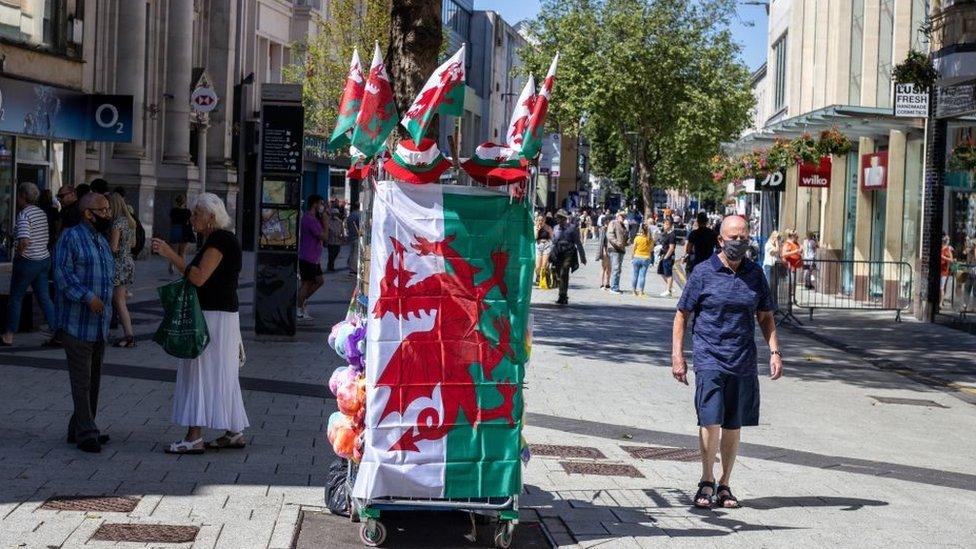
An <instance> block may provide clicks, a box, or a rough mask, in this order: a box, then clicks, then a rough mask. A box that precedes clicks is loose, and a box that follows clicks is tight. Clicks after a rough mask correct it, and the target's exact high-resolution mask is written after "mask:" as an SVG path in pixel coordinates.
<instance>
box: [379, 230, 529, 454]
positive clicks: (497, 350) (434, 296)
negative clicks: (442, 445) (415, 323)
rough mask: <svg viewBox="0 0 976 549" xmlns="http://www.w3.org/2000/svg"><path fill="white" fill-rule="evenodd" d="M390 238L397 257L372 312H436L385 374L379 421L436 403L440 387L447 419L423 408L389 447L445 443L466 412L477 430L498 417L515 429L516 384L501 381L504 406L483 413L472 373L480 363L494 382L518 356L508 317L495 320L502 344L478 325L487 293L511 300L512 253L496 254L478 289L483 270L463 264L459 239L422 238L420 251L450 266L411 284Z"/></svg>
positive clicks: (409, 448)
mask: <svg viewBox="0 0 976 549" xmlns="http://www.w3.org/2000/svg"><path fill="white" fill-rule="evenodd" d="M390 240H391V242H392V245H393V251H394V253H392V254H390V256H389V258H388V259H387V263H386V271H385V275H384V277H383V279H382V282H381V284H380V299H379V300H378V301H377V303H376V306H375V307H374V308H373V315H374V317H375V318H382V317H383V316H384V315H386V314H389V313H392V314H393V315H394V316H395V317H396V318H400V319H404V318H409V317H410V316H411V315H415V316H420V314H421V313H426V312H432V313H434V315H435V323H434V326H433V327H432V328H431V329H430V330H429V331H423V332H414V333H411V334H410V335H409V336H407V337H406V338H404V339H403V341H402V342H400V345H399V347H398V348H397V349H396V351H395V352H394V354H393V356H392V357H391V358H390V360H389V363H388V366H387V367H386V369H385V370H383V372H382V374H381V375H380V376H379V379H378V380H377V382H376V386H377V387H390V388H391V389H392V390H391V392H390V399H389V401H388V402H387V404H386V407H385V408H384V409H383V412H382V413H381V415H380V420H381V421H382V419H383V418H385V417H387V416H388V415H390V414H393V413H397V414H400V415H403V414H404V412H405V411H406V410H407V408H408V407H409V406H410V404H411V403H412V402H414V401H415V400H417V399H419V398H431V397H432V395H433V392H434V390H435V387H436V386H437V385H440V391H441V399H442V402H443V409H444V417H440V414H439V411H438V410H437V409H436V408H433V407H428V408H424V409H423V410H422V411H421V412H420V414H419V416H418V418H417V424H416V425H414V426H413V427H412V428H411V427H408V428H407V431H406V432H405V433H404V434H403V436H402V437H401V438H400V440H399V441H397V442H396V444H394V445H393V446H392V447H391V448H390V450H391V451H392V450H400V451H408V452H417V451H419V450H418V448H417V442H419V441H421V440H438V439H441V438H443V437H444V436H445V435H446V434H447V432H448V431H449V430H450V429H452V428H453V427H454V426H455V424H456V423H457V421H458V417H459V414H460V413H463V414H464V417H465V419H466V420H467V421H468V422H470V423H471V424H472V425H478V424H479V423H481V422H485V421H491V420H495V419H500V418H504V419H506V420H507V421H508V423H509V425H514V420H515V418H513V417H512V411H513V406H514V400H513V399H514V395H515V392H516V390H517V387H516V385H515V384H512V383H508V382H506V383H500V384H498V385H497V387H498V391H499V392H500V393H501V395H502V397H503V401H502V404H501V405H499V406H498V407H496V408H493V409H490V410H485V409H483V408H482V407H481V406H480V405H479V399H478V395H477V394H476V392H475V391H476V389H477V386H478V380H476V379H474V378H473V377H472V375H471V373H470V371H469V369H470V368H471V367H472V366H473V365H475V364H477V365H480V367H481V369H482V372H483V375H484V379H491V373H492V370H493V369H494V368H495V367H496V366H498V364H499V363H500V362H501V361H502V360H503V359H504V358H505V357H511V356H513V351H512V348H511V343H510V342H511V325H510V324H509V322H508V320H507V319H504V318H498V319H496V320H495V321H494V328H495V330H496V331H497V332H498V342H497V343H494V342H492V341H490V340H489V339H488V337H486V335H485V334H484V333H482V331H481V329H480V328H479V323H480V320H481V314H482V313H483V312H484V311H485V310H487V308H488V307H487V305H486V302H485V299H486V296H487V295H488V293H489V292H490V291H491V290H492V289H494V288H498V289H499V290H500V291H501V294H502V296H507V295H508V289H507V287H506V285H505V281H504V274H505V268H506V267H507V266H508V259H509V257H508V253H506V252H504V251H496V252H494V253H492V254H491V262H492V265H493V270H492V273H491V276H490V277H489V278H488V279H487V280H485V281H483V282H481V283H479V284H476V283H475V281H474V279H475V275H477V274H478V273H479V272H480V269H479V268H477V267H475V266H474V265H472V264H471V263H469V262H467V261H465V259H464V258H463V257H462V256H461V255H460V254H459V253H458V252H457V251H456V250H455V249H454V248H452V247H451V243H452V242H453V241H454V240H455V237H454V236H448V237H446V238H445V239H444V240H442V241H438V242H431V241H429V240H426V239H424V238H417V239H416V240H417V242H416V243H415V244H413V245H412V248H413V249H414V250H415V251H416V252H417V253H418V254H420V255H421V256H425V255H432V256H438V257H442V258H444V261H445V263H446V264H447V265H449V269H447V271H446V272H442V273H437V274H434V275H432V276H428V277H427V278H425V279H423V280H421V281H419V282H416V283H413V284H411V282H412V281H413V277H414V275H415V274H416V273H413V272H410V271H409V270H407V269H406V267H405V266H404V265H405V263H404V254H405V253H406V251H407V248H406V246H405V245H404V244H403V243H402V242H400V241H399V240H397V239H396V238H394V237H390Z"/></svg>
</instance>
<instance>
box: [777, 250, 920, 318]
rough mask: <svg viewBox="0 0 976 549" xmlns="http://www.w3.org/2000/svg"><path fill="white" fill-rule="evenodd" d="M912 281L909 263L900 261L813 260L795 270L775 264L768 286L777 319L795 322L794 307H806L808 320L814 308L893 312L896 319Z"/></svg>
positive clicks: (904, 308)
mask: <svg viewBox="0 0 976 549" xmlns="http://www.w3.org/2000/svg"><path fill="white" fill-rule="evenodd" d="M913 283H914V271H913V269H912V266H911V265H910V264H908V263H905V262H903V261H857V260H844V259H817V260H814V261H809V262H806V264H805V265H804V266H803V267H801V268H799V269H796V270H789V269H787V267H786V266H785V265H783V264H777V265H776V267H775V268H774V269H773V273H772V280H771V281H770V286H771V287H773V288H774V289H775V294H776V297H777V301H778V307H779V311H778V315H779V317H780V322H783V321H786V322H793V323H797V324H799V323H800V322H799V320H798V319H797V318H796V317H795V316H794V315H793V311H794V310H795V309H806V310H807V311H808V313H809V317H810V319H811V320H812V319H813V311H814V310H816V309H836V310H855V311H893V312H894V313H895V320H896V321H900V320H901V313H902V311H907V310H910V309H911V307H912V285H913Z"/></svg>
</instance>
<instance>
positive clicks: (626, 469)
mask: <svg viewBox="0 0 976 549" xmlns="http://www.w3.org/2000/svg"><path fill="white" fill-rule="evenodd" d="M559 464H560V465H562V466H563V470H564V471H566V472H567V473H569V474H571V475H572V474H577V475H601V476H605V477H631V478H644V475H643V474H641V472H640V471H638V470H637V468H636V467H634V466H633V465H625V464H621V463H590V462H579V461H560V462H559Z"/></svg>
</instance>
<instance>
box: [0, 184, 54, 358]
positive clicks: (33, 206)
mask: <svg viewBox="0 0 976 549" xmlns="http://www.w3.org/2000/svg"><path fill="white" fill-rule="evenodd" d="M39 196H40V193H39V192H38V190H37V185H34V184H33V183H21V184H20V185H18V186H17V209H18V210H19V213H18V214H17V224H16V227H15V232H14V238H15V239H16V245H15V248H14V261H13V267H12V269H11V273H10V299H9V300H8V303H7V330H6V332H4V334H3V337H2V338H0V346H3V347H10V346H11V345H13V344H14V334H15V333H16V332H17V329H18V328H19V327H20V312H21V307H22V306H23V302H24V297H26V296H27V288H31V289H33V290H34V296H36V297H37V302H38V304H40V306H41V311H42V312H43V313H44V320H45V321H47V325H48V329H49V330H50V332H51V334H52V335H54V337H53V338H52V339H50V340H48V341H47V343H46V345H52V346H56V345H57V344H58V339H57V336H56V334H57V330H58V319H57V318H56V317H55V310H54V302H53V301H51V291H50V284H49V281H50V278H51V276H50V275H51V251H50V248H49V247H48V239H49V238H50V232H49V230H48V221H47V220H48V218H47V214H45V213H44V212H43V211H42V210H41V209H40V208H38V207H37V201H38V198H39Z"/></svg>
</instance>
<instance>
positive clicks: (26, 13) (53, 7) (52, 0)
mask: <svg viewBox="0 0 976 549" xmlns="http://www.w3.org/2000/svg"><path fill="white" fill-rule="evenodd" d="M67 11H68V10H67V6H66V1H65V0H16V1H13V0H0V36H2V37H3V38H6V39H7V40H11V41H14V42H21V43H24V44H30V45H33V46H40V47H42V48H44V49H50V50H54V51H58V52H64V51H65V50H66V47H67V38H68V19H69V17H68V13H67Z"/></svg>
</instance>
